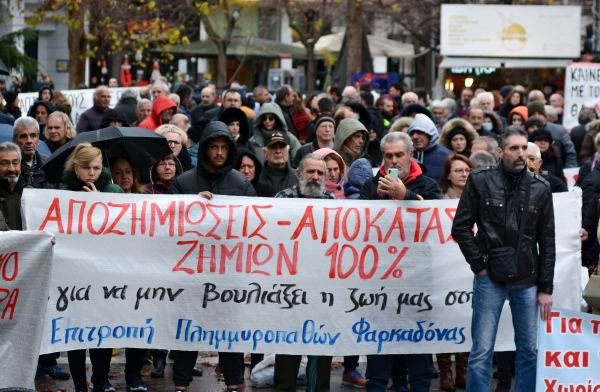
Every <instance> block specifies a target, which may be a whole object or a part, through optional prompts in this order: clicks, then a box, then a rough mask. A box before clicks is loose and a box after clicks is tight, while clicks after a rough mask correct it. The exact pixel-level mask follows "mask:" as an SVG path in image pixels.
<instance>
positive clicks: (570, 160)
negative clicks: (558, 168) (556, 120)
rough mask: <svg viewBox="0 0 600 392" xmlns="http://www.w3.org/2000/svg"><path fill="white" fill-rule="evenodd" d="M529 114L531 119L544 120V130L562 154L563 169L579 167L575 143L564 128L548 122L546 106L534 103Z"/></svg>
mask: <svg viewBox="0 0 600 392" xmlns="http://www.w3.org/2000/svg"><path fill="white" fill-rule="evenodd" d="M530 95H531V94H530ZM527 112H528V115H529V118H532V117H537V118H539V119H540V120H542V123H543V125H544V128H545V129H546V130H547V131H550V133H551V134H552V139H553V140H554V144H553V146H554V147H556V148H558V149H559V150H560V152H561V155H562V157H561V158H562V161H563V167H564V168H569V167H577V153H576V152H575V146H574V145H573V142H571V140H570V139H569V134H568V133H567V131H566V130H565V129H564V128H563V127H562V126H560V125H558V124H553V123H551V122H549V121H547V119H546V108H545V106H544V104H543V103H542V102H540V101H534V102H532V103H530V104H529V105H527Z"/></svg>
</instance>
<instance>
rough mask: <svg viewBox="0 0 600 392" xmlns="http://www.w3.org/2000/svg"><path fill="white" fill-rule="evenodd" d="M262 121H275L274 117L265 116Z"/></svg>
mask: <svg viewBox="0 0 600 392" xmlns="http://www.w3.org/2000/svg"><path fill="white" fill-rule="evenodd" d="M263 119H264V120H267V121H275V116H265V117H263Z"/></svg>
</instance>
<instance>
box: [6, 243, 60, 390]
mask: <svg viewBox="0 0 600 392" xmlns="http://www.w3.org/2000/svg"><path fill="white" fill-rule="evenodd" d="M51 272H52V234H50V233H48V232H41V231H34V232H23V231H7V232H0V369H1V370H0V389H2V388H14V387H21V388H29V389H35V385H34V382H33V379H34V377H35V371H36V369H37V363H38V353H39V350H40V344H41V341H42V329H43V327H44V318H45V316H46V304H47V303H48V288H49V284H50V273H51Z"/></svg>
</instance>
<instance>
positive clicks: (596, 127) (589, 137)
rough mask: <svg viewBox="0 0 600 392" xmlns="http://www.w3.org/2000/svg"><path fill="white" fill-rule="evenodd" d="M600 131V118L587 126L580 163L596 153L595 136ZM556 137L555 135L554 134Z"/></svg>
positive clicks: (580, 152) (580, 153)
mask: <svg viewBox="0 0 600 392" xmlns="http://www.w3.org/2000/svg"><path fill="white" fill-rule="evenodd" d="M598 132H600V120H595V121H591V122H589V123H587V124H586V126H585V136H584V138H583V142H582V143H581V150H580V151H579V163H584V162H585V161H587V160H588V159H589V158H590V157H592V156H593V155H594V154H595V153H596V146H594V138H595V137H596V135H597V134H598ZM552 137H554V135H552Z"/></svg>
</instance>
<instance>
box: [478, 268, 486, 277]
mask: <svg viewBox="0 0 600 392" xmlns="http://www.w3.org/2000/svg"><path fill="white" fill-rule="evenodd" d="M477 275H482V276H483V275H487V270H486V269H485V268H484V269H482V270H481V271H479V273H478V274H477Z"/></svg>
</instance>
